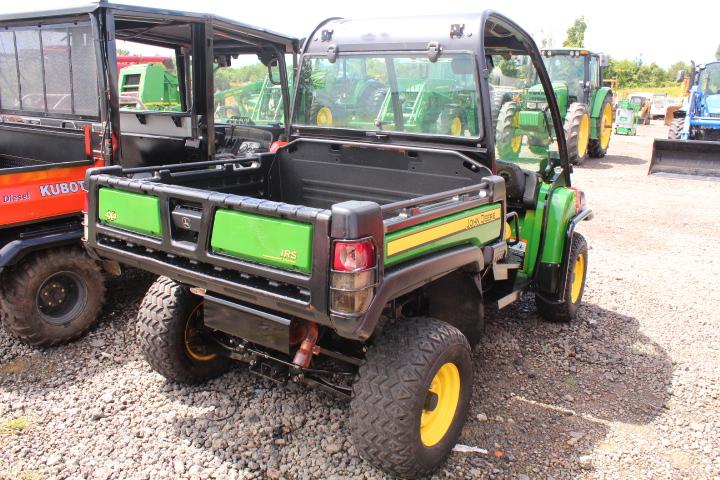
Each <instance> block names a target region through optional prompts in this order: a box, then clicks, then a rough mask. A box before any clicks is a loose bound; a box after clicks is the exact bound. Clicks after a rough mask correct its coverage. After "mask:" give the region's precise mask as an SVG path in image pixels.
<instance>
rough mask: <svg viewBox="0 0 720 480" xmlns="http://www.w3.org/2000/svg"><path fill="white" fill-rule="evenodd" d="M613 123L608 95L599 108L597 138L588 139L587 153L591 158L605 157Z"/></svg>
mask: <svg viewBox="0 0 720 480" xmlns="http://www.w3.org/2000/svg"><path fill="white" fill-rule="evenodd" d="M613 121H614V118H613V108H612V104H611V103H610V95H607V96H606V97H605V100H604V101H603V104H602V107H601V108H600V117H599V118H598V119H597V132H598V138H596V139H590V145H589V147H588V148H589V152H588V153H589V154H590V157H591V158H603V157H604V156H605V155H607V151H608V147H609V146H610V137H611V136H612V126H613Z"/></svg>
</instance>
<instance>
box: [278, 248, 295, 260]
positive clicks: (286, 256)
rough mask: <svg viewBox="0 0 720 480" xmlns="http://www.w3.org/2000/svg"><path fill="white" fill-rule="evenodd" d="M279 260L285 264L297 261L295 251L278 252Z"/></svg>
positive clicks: (284, 250)
mask: <svg viewBox="0 0 720 480" xmlns="http://www.w3.org/2000/svg"><path fill="white" fill-rule="evenodd" d="M280 258H282V259H283V260H284V261H286V262H294V261H296V260H297V250H286V249H283V250H281V251H280Z"/></svg>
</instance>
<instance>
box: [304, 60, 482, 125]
mask: <svg viewBox="0 0 720 480" xmlns="http://www.w3.org/2000/svg"><path fill="white" fill-rule="evenodd" d="M394 65H395V68H396V70H395V72H394V78H393V79H389V78H387V75H386V68H387V67H386V65H384V64H383V63H382V62H381V61H380V60H379V59H370V60H368V59H365V58H362V57H361V58H351V59H341V60H339V61H338V62H337V63H336V64H334V65H333V67H332V68H327V65H325V66H324V67H326V68H323V65H319V67H320V68H319V69H318V70H315V71H314V72H313V78H312V82H313V83H314V84H315V85H316V86H318V87H319V88H322V89H324V90H325V92H330V93H331V95H329V96H328V95H326V94H323V95H322V96H318V97H317V98H315V99H313V103H312V106H311V112H312V114H311V118H313V119H314V120H315V124H316V125H317V126H324V127H329V126H333V125H335V124H338V123H341V124H342V125H344V127H345V128H352V129H359V130H374V129H376V128H382V129H384V130H391V131H404V132H424V133H427V132H433V133H434V134H437V135H453V136H467V135H471V134H474V133H471V132H477V130H478V124H477V113H476V108H475V103H474V102H473V100H472V95H471V94H472V92H473V90H474V88H475V86H474V84H472V76H471V75H470V69H471V68H472V65H471V64H469V63H468V64H465V63H464V62H463V59H455V60H453V61H452V62H450V61H442V62H434V63H429V64H428V62H423V61H421V60H418V59H416V58H409V57H408V58H399V59H394ZM458 82H460V83H462V82H468V83H467V84H466V85H461V84H459V83H458ZM393 84H394V87H392V88H391V86H392V85H393Z"/></svg>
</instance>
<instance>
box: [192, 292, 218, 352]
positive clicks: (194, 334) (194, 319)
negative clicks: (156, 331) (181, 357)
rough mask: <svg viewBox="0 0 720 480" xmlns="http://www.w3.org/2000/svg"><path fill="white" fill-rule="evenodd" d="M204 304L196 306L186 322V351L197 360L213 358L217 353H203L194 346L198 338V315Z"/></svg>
mask: <svg viewBox="0 0 720 480" xmlns="http://www.w3.org/2000/svg"><path fill="white" fill-rule="evenodd" d="M202 305H203V304H202V303H200V304H199V305H198V306H197V307H195V310H193V311H192V313H190V317H189V318H188V321H187V323H186V324H185V336H184V338H185V351H186V352H187V354H188V355H190V358H192V359H193V360H196V361H198V362H207V361H210V360H213V359H214V358H215V357H216V356H217V355H215V354H214V353H209V354H202V353H200V352H198V351H197V350H195V348H196V346H194V344H195V341H196V340H197V332H196V330H197V327H196V325H195V323H196V322H197V320H198V315H199V314H200V308H201V307H202Z"/></svg>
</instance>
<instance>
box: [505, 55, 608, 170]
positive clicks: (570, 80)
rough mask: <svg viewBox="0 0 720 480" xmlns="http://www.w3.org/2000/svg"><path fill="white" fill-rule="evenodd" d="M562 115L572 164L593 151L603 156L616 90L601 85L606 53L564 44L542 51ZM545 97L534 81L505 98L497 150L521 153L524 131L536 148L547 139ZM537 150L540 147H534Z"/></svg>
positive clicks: (510, 155) (513, 154) (543, 146)
mask: <svg viewBox="0 0 720 480" xmlns="http://www.w3.org/2000/svg"><path fill="white" fill-rule="evenodd" d="M541 53H542V56H543V60H544V62H545V66H546V68H547V71H548V74H549V75H550V79H551V80H552V85H553V90H554V92H555V97H556V98H557V102H558V107H559V108H560V115H561V117H562V118H563V121H564V122H565V138H566V142H567V149H568V155H569V157H570V160H571V162H572V163H573V164H574V165H580V164H581V163H582V162H583V161H585V159H586V158H587V157H588V156H590V157H593V158H602V157H604V156H605V154H606V153H607V149H608V146H609V145H610V136H611V134H612V126H613V114H614V112H613V106H612V96H613V93H612V90H611V89H610V88H609V87H604V86H602V68H603V67H605V66H606V65H607V57H605V56H604V55H601V54H597V53H592V52H590V51H588V50H582V49H572V48H561V49H548V50H542V51H541ZM546 117H547V102H546V100H545V97H544V94H543V92H542V86H541V85H539V84H535V85H533V86H531V87H529V88H527V89H525V90H523V91H521V92H520V93H516V94H515V96H514V99H512V100H509V101H506V102H504V103H503V105H502V108H501V109H500V111H499V114H498V120H497V127H496V128H497V133H498V139H502V140H503V141H501V142H499V143H498V150H499V151H500V152H501V153H502V154H504V155H505V157H506V158H518V157H519V156H520V148H521V145H522V144H523V142H522V139H523V136H525V135H527V136H528V145H529V148H530V150H531V151H532V152H533V153H536V154H541V153H542V151H543V150H544V149H546V147H547V145H548V144H549V136H548V134H547V118H546ZM535 150H537V152H536V151H535Z"/></svg>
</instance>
